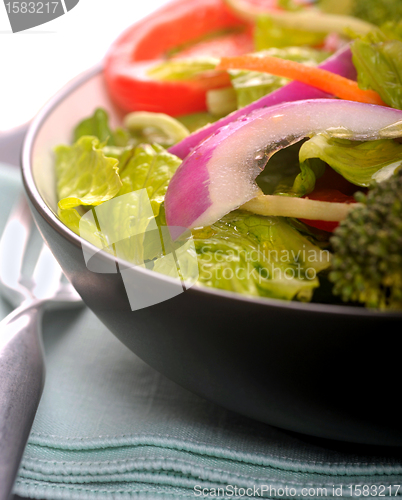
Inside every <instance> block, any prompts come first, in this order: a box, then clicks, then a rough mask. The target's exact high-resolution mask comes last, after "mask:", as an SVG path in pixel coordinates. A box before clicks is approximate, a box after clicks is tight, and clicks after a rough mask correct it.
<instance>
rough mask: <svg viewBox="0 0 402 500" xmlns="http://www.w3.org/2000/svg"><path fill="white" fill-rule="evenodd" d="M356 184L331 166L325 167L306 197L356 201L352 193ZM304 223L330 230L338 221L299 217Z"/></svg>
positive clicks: (342, 201)
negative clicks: (312, 189)
mask: <svg viewBox="0 0 402 500" xmlns="http://www.w3.org/2000/svg"><path fill="white" fill-rule="evenodd" d="M357 189H358V188H357V186H355V185H354V184H352V183H351V182H349V181H347V180H346V179H345V178H344V177H342V175H340V174H338V173H337V172H335V170H333V169H332V168H331V167H327V168H326V170H325V173H324V175H323V176H321V177H320V178H319V179H317V181H316V184H315V188H314V191H312V192H311V193H310V194H308V195H307V196H306V197H307V198H309V199H310V200H319V201H330V202H335V203H356V200H355V199H354V197H353V193H354V192H355V191H356V190H357ZM300 220H301V221H302V222H304V223H305V224H307V225H309V226H312V227H316V228H317V229H322V230H324V231H328V232H332V231H333V230H334V229H335V228H337V227H338V226H339V222H333V221H326V220H311V219H300Z"/></svg>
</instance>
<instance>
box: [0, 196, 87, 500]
mask: <svg viewBox="0 0 402 500" xmlns="http://www.w3.org/2000/svg"><path fill="white" fill-rule="evenodd" d="M34 230H35V229H34V224H33V221H32V217H31V214H30V210H29V207H28V204H27V201H26V198H25V196H24V195H21V197H20V199H19V201H18V203H17V204H16V205H15V207H14V209H13V210H12V212H11V214H10V217H9V219H8V221H7V223H6V226H5V229H4V232H3V235H2V237H1V239H0V294H1V295H3V297H4V298H5V299H6V300H7V301H8V302H9V303H10V304H11V305H12V306H13V307H15V310H14V311H13V312H11V313H10V314H9V315H8V316H7V317H6V318H5V319H4V320H3V321H1V322H0V500H8V499H9V497H10V495H11V491H12V488H13V485H14V481H15V478H16V475H17V472H18V468H19V465H20V462H21V458H22V454H23V451H24V448H25V445H26V443H27V440H28V436H29V432H30V430H31V427H32V423H33V420H34V417H35V414H36V410H37V408H38V404H39V401H40V398H41V395H42V389H43V385H44V380H45V364H44V356H43V347H42V335H41V318H42V313H43V311H44V310H45V309H49V308H55V307H58V308H65V307H73V306H77V305H79V304H82V300H81V298H80V296H79V295H78V293H77V292H76V291H75V290H74V288H73V287H72V285H71V284H69V283H67V282H64V281H63V279H62V278H63V274H62V271H61V268H60V266H59V264H58V263H57V262H56V260H55V258H54V257H53V255H52V254H51V252H50V250H49V249H48V247H47V246H46V245H45V244H44V243H43V245H42V248H41V251H40V253H39V257H38V259H37V262H36V265H35V268H34V270H33V274H32V277H31V278H27V277H24V276H23V263H24V260H25V255H26V254H27V251H29V249H28V247H29V246H30V245H29V240H30V235H31V232H32V231H34Z"/></svg>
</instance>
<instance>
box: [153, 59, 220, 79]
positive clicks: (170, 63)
mask: <svg viewBox="0 0 402 500" xmlns="http://www.w3.org/2000/svg"><path fill="white" fill-rule="evenodd" d="M218 62H219V61H218V59H215V58H213V57H197V58H195V57H194V58H188V59H170V60H167V61H163V62H162V63H159V64H157V65H155V66H152V67H151V68H150V69H149V70H148V71H147V75H148V76H149V77H150V78H153V79H154V80H161V81H177V80H191V79H192V78H196V77H197V76H199V75H200V74H202V73H204V72H206V71H211V70H212V69H215V67H216V65H217V64H218Z"/></svg>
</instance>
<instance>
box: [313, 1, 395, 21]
mask: <svg viewBox="0 0 402 500" xmlns="http://www.w3.org/2000/svg"><path fill="white" fill-rule="evenodd" d="M318 6H319V7H320V9H321V10H322V11H324V12H327V13H330V14H342V15H349V16H354V17H358V18H359V19H363V20H364V21H367V22H369V23H372V24H375V25H377V26H381V25H382V24H384V23H386V22H388V21H394V20H395V19H401V18H402V3H401V1H400V0H381V1H380V0H319V1H318Z"/></svg>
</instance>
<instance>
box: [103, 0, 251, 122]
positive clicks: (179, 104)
mask: <svg viewBox="0 0 402 500" xmlns="http://www.w3.org/2000/svg"><path fill="white" fill-rule="evenodd" d="M242 27H243V28H244V29H245V30H246V33H241V34H239V33H233V34H232V35H231V36H230V35H225V36H223V37H222V46H221V49H222V52H223V54H228V53H230V54H232V55H235V54H239V53H244V52H247V51H249V50H250V43H251V33H250V32H249V28H250V27H249V25H247V24H246V23H245V21H243V20H240V19H238V18H237V17H235V16H234V15H233V14H232V13H231V12H230V10H229V8H228V7H227V6H226V5H225V4H224V2H223V0H198V1H197V2H190V1H189V0H176V1H174V2H172V3H169V4H168V5H166V7H164V8H162V9H160V10H158V11H157V12H155V13H154V14H152V15H150V16H148V17H147V18H145V19H144V20H142V21H140V22H138V23H136V24H134V25H133V26H131V27H130V28H129V29H128V30H126V31H125V32H124V33H123V34H122V35H121V36H120V37H119V38H118V39H117V40H116V41H115V43H114V44H113V45H112V46H111V48H110V50H109V51H108V53H107V55H106V58H105V61H104V75H105V81H106V86H107V89H108V91H109V94H110V96H111V98H112V100H113V101H114V102H115V103H116V104H117V105H118V106H119V107H120V108H121V109H122V110H123V111H125V112H129V111H137V110H142V111H154V112H161V113H167V114H169V115H171V116H179V115H183V114H187V113H193V112H198V111H204V110H205V109H206V99H205V95H206V92H207V90H209V89H212V88H221V87H224V86H227V85H228V84H229V80H228V75H227V73H226V72H224V71H210V72H208V73H207V74H204V75H202V76H200V77H199V78H194V79H192V80H180V81H158V80H153V79H151V78H149V77H148V76H147V74H146V72H147V69H149V68H150V66H152V65H155V64H156V63H157V62H161V60H164V59H166V53H167V52H168V51H171V50H172V49H176V48H178V47H180V46H183V45H185V44H188V43H189V42H197V41H199V40H200V39H202V38H203V37H205V36H207V35H210V34H213V33H217V32H222V30H228V29H229V30H230V29H233V28H242ZM247 33H248V34H247ZM240 35H242V36H243V38H244V37H247V36H248V39H247V40H249V41H250V43H245V46H244V47H241V45H242V44H241V43H239V42H240V39H241V38H239V37H240ZM207 46H208V43H206V45H205V47H207ZM205 47H204V48H205ZM218 49H219V40H218V39H217V40H216V41H215V46H214V55H215V56H216V55H217V52H219V50H220V49H219V50H218ZM223 54H220V55H223ZM184 55H186V51H184ZM188 55H191V51H190V50H188V51H187V56H188Z"/></svg>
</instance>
